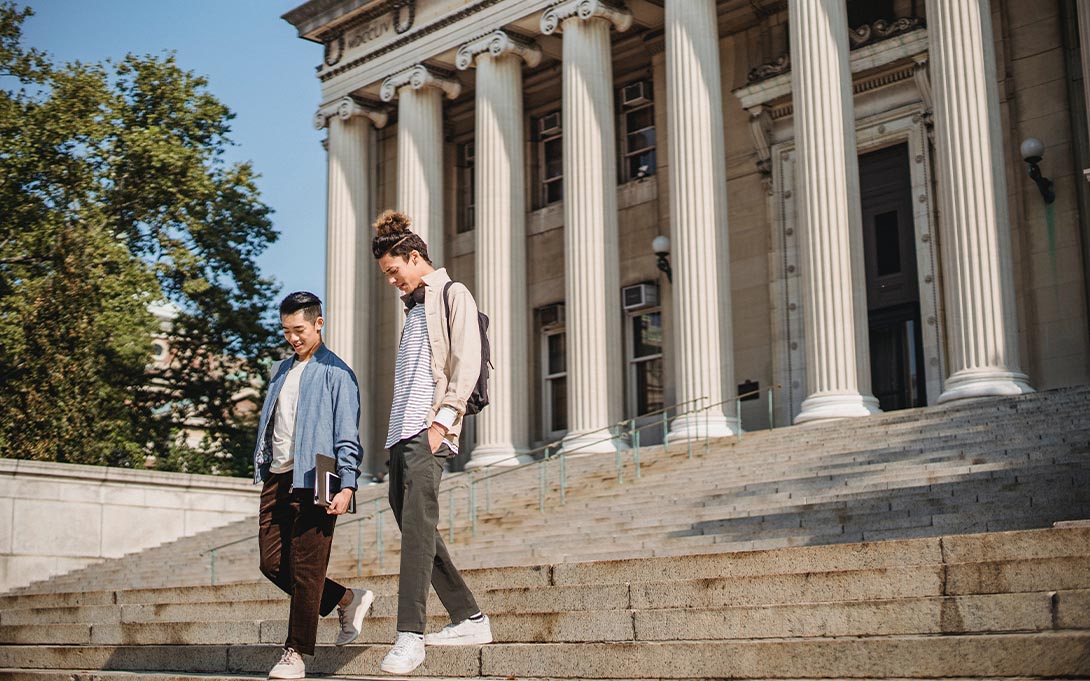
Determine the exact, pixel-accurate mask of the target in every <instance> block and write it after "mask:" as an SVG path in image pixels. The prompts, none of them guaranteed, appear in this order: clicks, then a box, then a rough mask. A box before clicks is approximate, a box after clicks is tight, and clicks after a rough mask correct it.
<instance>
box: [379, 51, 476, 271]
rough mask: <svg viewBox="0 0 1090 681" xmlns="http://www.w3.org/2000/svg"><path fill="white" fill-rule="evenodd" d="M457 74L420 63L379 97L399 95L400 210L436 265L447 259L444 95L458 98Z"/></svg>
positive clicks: (390, 80)
mask: <svg viewBox="0 0 1090 681" xmlns="http://www.w3.org/2000/svg"><path fill="white" fill-rule="evenodd" d="M459 92H461V85H460V84H459V83H458V81H457V80H455V79H454V78H453V77H450V76H448V75H444V74H441V73H438V72H436V71H435V70H434V69H430V68H428V67H425V66H422V65H419V64H418V65H416V66H413V67H412V68H409V69H406V70H405V71H402V72H401V73H398V74H395V75H393V76H390V77H389V78H387V79H386V80H385V81H384V82H383V83H382V88H381V89H380V91H379V96H380V97H382V101H384V102H389V101H392V100H393V99H394V98H395V97H396V98H397V209H398V210H400V211H402V212H404V213H405V214H406V215H408V216H409V218H410V219H411V220H412V223H413V231H415V232H416V233H417V234H419V235H420V236H421V237H422V238H423V239H424V241H425V242H426V243H427V244H428V255H429V256H430V257H431V260H432V262H433V263H436V266H442V263H443V241H444V240H443V97H442V95H443V94H444V93H445V94H446V95H447V97H448V98H449V99H454V98H455V97H457V96H458V93H459Z"/></svg>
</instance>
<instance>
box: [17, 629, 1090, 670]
mask: <svg viewBox="0 0 1090 681" xmlns="http://www.w3.org/2000/svg"><path fill="white" fill-rule="evenodd" d="M388 649H389V646H379V645H374V646H368V645H359V646H357V645H353V646H346V647H344V648H331V647H326V646H322V647H320V648H319V649H318V650H317V654H316V655H315V657H314V659H313V660H312V661H311V663H310V664H309V665H308V669H307V671H308V673H309V674H318V675H321V674H334V673H335V674H337V675H340V676H352V675H372V674H374V673H375V671H376V670H377V669H378V664H379V662H380V661H381V659H382V657H383V656H384V655H385V653H386V652H387V650H388ZM278 655H279V650H278V649H277V647H276V646H273V645H267V646H223V645H194V646H20V645H11V646H0V668H17V669H105V670H134V671H138V670H154V671H156V672H168V671H184V672H187V673H190V674H192V673H198V672H204V673H212V674H223V673H232V674H264V673H265V672H267V671H268V669H269V668H271V667H272V665H273V664H274V663H275V661H276V657H277V656H278ZM416 674H418V675H420V676H435V675H445V676H455V677H477V676H481V675H483V676H494V677H508V678H518V677H526V678H572V679H597V678H610V679H647V678H657V679H710V678H739V679H802V678H812V677H819V676H820V677H824V678H849V677H862V678H872V679H873V678H889V677H892V678H937V677H957V676H964V677H975V678H979V677H1000V676H1002V677H1009V676H1034V677H1085V676H1087V675H1090V632H1086V631H1050V632H1037V633H1007V634H971V635H952V636H942V635H939V636H935V635H909V636H888V637H840V638H804V639H753V640H720V641H667V642H612V643H547V644H526V643H510V644H502V643H501V644H492V645H487V646H483V647H480V648H478V647H473V646H467V647H449V648H430V649H429V651H428V656H427V659H426V660H425V662H424V664H423V665H422V666H421V667H420V669H419V670H418V671H417V672H416Z"/></svg>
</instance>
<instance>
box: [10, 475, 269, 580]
mask: <svg viewBox="0 0 1090 681" xmlns="http://www.w3.org/2000/svg"><path fill="white" fill-rule="evenodd" d="M258 493H259V489H258V488H257V487H256V486H255V485H253V484H252V482H251V481H250V480H248V479H240V478H224V477H218V476H211V475H186V474H182V473H161V472H157V471H139V470H130V469H123V468H106V467H101V466H80V465H75V464H58V463H46V462H40V461H21V460H15V459H0V592H4V591H9V590H11V589H14V588H17V587H20V586H24V585H26V584H28V583H30V582H31V581H37V580H40V579H44V578H46V577H49V576H52V575H56V574H61V573H65V572H69V571H71V570H75V569H78V568H81V567H83V566H85V565H89V564H91V563H95V562H98V561H101V560H103V559H105V558H116V557H118V556H122V555H124V554H126V553H131V552H133V551H139V550H141V549H146V548H149V547H151V546H156V545H158V544H162V543H164V542H168V541H172V540H174V539H178V538H179V537H184V536H188V535H192V534H196V533H198V532H202V531H204V530H208V529H211V528H214V527H219V526H220V525H225V524H227V523H230V522H233V521H236V520H241V519H243V518H245V517H247V516H252V515H256V513H257V502H258Z"/></svg>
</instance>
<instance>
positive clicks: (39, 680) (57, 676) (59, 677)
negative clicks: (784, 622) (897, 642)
mask: <svg viewBox="0 0 1090 681" xmlns="http://www.w3.org/2000/svg"><path fill="white" fill-rule="evenodd" d="M0 678H3V679H5V681H265V679H266V676H265V674H264V673H261V674H256V675H244V674H186V673H184V672H164V673H157V672H122V671H108V672H102V671H95V672H88V671H81V670H75V669H58V670H46V669H0ZM325 678H331V679H337V680H338V681H398V680H404V681H408V680H409V679H415V680H419V681H452V679H453V678H456V677H446V676H445V677H439V676H417V675H415V674H414V675H413V676H411V677H399V676H389V675H386V674H382V675H380V676H361V675H352V676H343V675H340V674H337V675H332V676H327V677H325ZM475 678H478V679H482V680H484V681H510V679H511V678H513V677H506V676H505V677H496V676H478V677H475ZM867 678H868V679H872V681H904V680H903V679H901V678H896V679H895V678H888V679H881V678H874V677H867ZM917 678H920V679H921V680H926V679H927V677H917ZM942 679H943V681H982V679H980V677H955V678H948V677H942ZM630 681H653V680H652V679H631V680H630ZM793 681H819V680H818V679H794V680H793ZM935 681H938V679H935ZM994 681H999V679H994ZM1003 681H1044V679H1043V678H1042V677H1029V676H1013V677H1006V678H1004V679H1003Z"/></svg>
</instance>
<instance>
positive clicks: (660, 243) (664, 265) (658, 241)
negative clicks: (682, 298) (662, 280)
mask: <svg viewBox="0 0 1090 681" xmlns="http://www.w3.org/2000/svg"><path fill="white" fill-rule="evenodd" d="M651 250H652V251H654V253H655V255H656V256H658V263H657V264H658V267H659V269H660V270H662V272H663V274H665V275H666V281H668V282H670V283H671V284H672V283H674V270H673V268H672V267H670V237H668V236H666V235H664V234H660V235H658V236H657V237H655V238H654V239H652V240H651Z"/></svg>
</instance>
